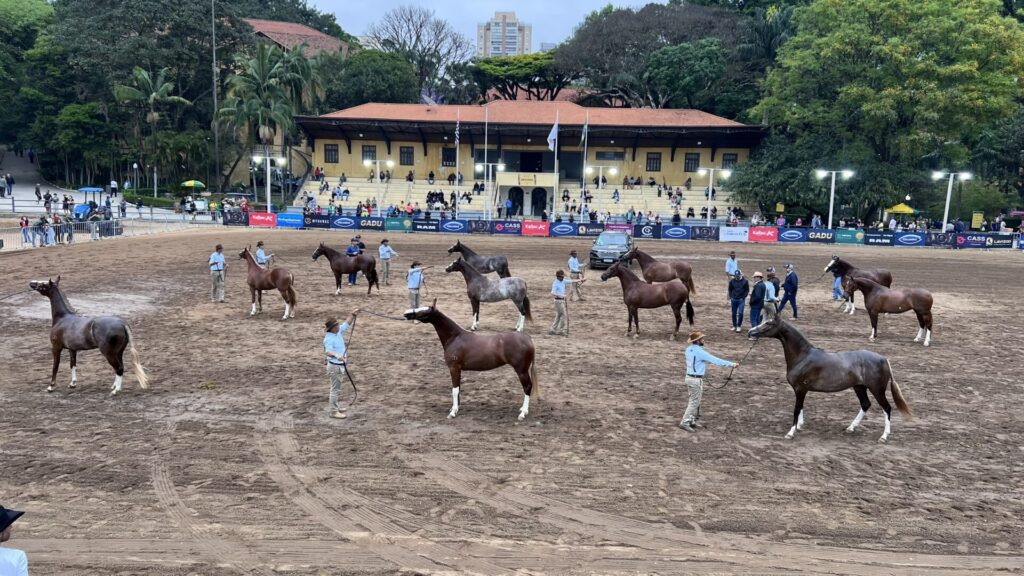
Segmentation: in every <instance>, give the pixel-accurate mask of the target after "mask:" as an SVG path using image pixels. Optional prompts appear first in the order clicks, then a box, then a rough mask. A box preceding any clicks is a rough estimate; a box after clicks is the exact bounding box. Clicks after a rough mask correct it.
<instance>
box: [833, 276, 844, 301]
mask: <svg viewBox="0 0 1024 576" xmlns="http://www.w3.org/2000/svg"><path fill="white" fill-rule="evenodd" d="M832 276H833V278H832V300H833V301H838V300H842V299H843V273H842V272H840V271H839V269H838V268H833V269H832Z"/></svg>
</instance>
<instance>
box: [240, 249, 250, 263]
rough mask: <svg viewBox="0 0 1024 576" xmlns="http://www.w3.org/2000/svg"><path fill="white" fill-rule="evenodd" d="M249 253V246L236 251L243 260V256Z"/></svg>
mask: <svg viewBox="0 0 1024 576" xmlns="http://www.w3.org/2000/svg"><path fill="white" fill-rule="evenodd" d="M248 255H249V247H248V246H246V247H245V248H242V251H241V252H239V253H238V257H239V258H241V259H242V260H245V257H246V256H248Z"/></svg>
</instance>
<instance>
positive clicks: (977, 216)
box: [971, 212, 985, 230]
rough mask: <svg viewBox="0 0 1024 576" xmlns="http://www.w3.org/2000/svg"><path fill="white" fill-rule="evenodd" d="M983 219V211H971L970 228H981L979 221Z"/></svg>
mask: <svg viewBox="0 0 1024 576" xmlns="http://www.w3.org/2000/svg"><path fill="white" fill-rule="evenodd" d="M984 219H985V213H984V212H973V213H971V230H981V222H982V220H984Z"/></svg>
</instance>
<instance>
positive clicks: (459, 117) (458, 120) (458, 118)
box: [455, 108, 462, 217]
mask: <svg viewBox="0 0 1024 576" xmlns="http://www.w3.org/2000/svg"><path fill="white" fill-rule="evenodd" d="M461 121H462V108H456V109H455V216H456V217H458V215H459V200H460V198H459V169H460V168H462V166H461V165H460V164H459V148H462V144H461V143H460V142H459V128H460V126H459V124H460V123H461Z"/></svg>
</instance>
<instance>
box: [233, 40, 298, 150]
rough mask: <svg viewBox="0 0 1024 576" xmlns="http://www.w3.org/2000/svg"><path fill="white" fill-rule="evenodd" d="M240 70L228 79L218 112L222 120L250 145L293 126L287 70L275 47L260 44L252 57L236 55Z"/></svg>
mask: <svg viewBox="0 0 1024 576" xmlns="http://www.w3.org/2000/svg"><path fill="white" fill-rule="evenodd" d="M235 63H236V65H237V66H238V68H239V69H240V71H239V72H238V73H236V74H233V75H232V76H231V77H230V78H228V98H227V100H225V101H224V105H223V106H222V107H221V109H220V116H221V119H222V120H223V121H225V122H227V123H228V124H229V125H230V126H231V127H232V128H233V129H234V130H235V132H236V133H237V134H238V135H239V136H240V137H241V138H242V139H243V140H244V141H245V142H246V144H247V145H248V146H251V145H252V144H254V143H255V141H256V140H257V139H259V141H260V143H262V144H267V143H271V142H273V141H274V136H275V135H276V134H277V132H278V131H279V130H283V131H287V130H289V129H290V128H291V127H292V113H293V111H294V107H293V105H292V101H291V99H290V98H289V97H288V92H287V90H286V83H287V82H288V70H287V67H286V65H285V63H284V62H283V60H282V53H281V50H280V49H279V48H277V47H276V46H270V45H268V44H260V45H259V46H257V48H256V55H255V56H254V57H253V58H246V57H245V56H238V57H236V59H235Z"/></svg>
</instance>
